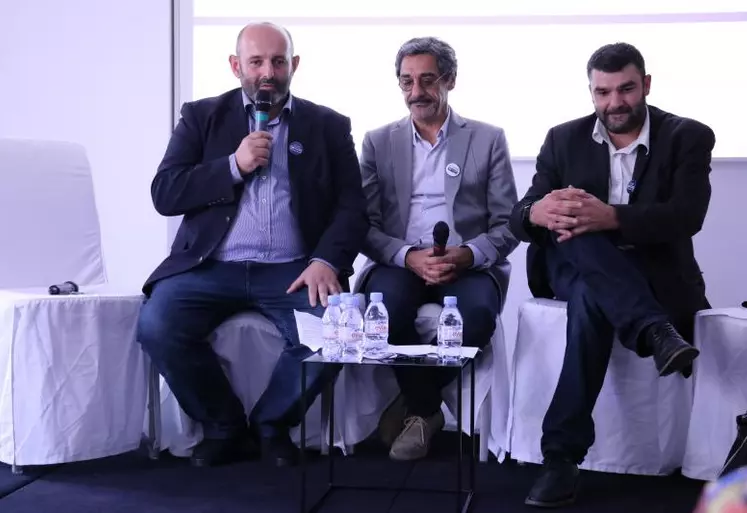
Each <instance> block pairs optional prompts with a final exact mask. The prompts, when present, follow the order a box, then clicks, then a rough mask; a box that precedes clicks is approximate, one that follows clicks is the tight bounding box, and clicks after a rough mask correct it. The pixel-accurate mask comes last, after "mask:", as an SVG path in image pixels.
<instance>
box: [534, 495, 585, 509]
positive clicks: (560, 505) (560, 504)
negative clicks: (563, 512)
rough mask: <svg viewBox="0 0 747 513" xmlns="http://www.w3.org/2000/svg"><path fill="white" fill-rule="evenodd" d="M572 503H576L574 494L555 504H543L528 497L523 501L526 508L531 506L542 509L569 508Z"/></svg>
mask: <svg viewBox="0 0 747 513" xmlns="http://www.w3.org/2000/svg"><path fill="white" fill-rule="evenodd" d="M574 502H576V495H575V494H573V495H572V496H571V497H569V498H567V499H563V500H562V501H557V502H543V501H538V500H534V499H530V498H529V497H527V498H526V499H525V500H524V504H526V505H527V506H533V507H535V508H544V509H553V508H563V507H565V506H570V505H571V504H573V503H574Z"/></svg>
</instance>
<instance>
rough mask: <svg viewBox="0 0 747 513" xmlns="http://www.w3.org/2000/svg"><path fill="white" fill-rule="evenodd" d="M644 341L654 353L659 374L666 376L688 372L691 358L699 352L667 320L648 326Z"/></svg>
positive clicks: (693, 358) (695, 356)
mask: <svg viewBox="0 0 747 513" xmlns="http://www.w3.org/2000/svg"><path fill="white" fill-rule="evenodd" d="M646 343H647V344H648V346H649V347H650V348H651V351H652V352H653V354H654V362H655V363H656V369H657V370H658V371H659V376H668V375H670V374H672V373H674V372H681V373H683V375H687V374H689V372H688V371H689V370H690V369H691V366H692V363H693V360H695V358H697V357H698V355H699V354H700V351H698V350H697V349H695V348H694V347H693V346H692V345H690V344H688V343H687V342H686V341H685V340H684V339H683V338H682V337H681V336H680V334H679V333H677V330H676V329H674V326H672V325H671V324H670V323H668V322H662V323H657V324H654V325H653V326H651V327H650V328H648V330H647V331H646Z"/></svg>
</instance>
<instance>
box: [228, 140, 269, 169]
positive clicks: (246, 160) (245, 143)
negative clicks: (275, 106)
mask: <svg viewBox="0 0 747 513" xmlns="http://www.w3.org/2000/svg"><path fill="white" fill-rule="evenodd" d="M270 148H272V135H271V134H270V133H269V132H252V133H251V134H249V135H247V136H246V137H244V138H243V139H242V140H241V144H239V147H238V148H237V149H236V165H237V166H239V171H240V172H241V174H242V175H244V176H246V175H249V174H251V173H253V172H254V171H256V170H257V169H259V168H262V167H265V166H266V165H267V164H268V163H269V161H270Z"/></svg>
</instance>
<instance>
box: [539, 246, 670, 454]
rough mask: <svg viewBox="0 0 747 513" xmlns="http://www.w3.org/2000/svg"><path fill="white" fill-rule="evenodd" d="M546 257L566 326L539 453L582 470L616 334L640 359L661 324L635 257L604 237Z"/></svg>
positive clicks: (660, 314)
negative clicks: (645, 337)
mask: <svg viewBox="0 0 747 513" xmlns="http://www.w3.org/2000/svg"><path fill="white" fill-rule="evenodd" d="M553 239H554V238H553ZM546 255H547V267H548V275H549V277H550V282H551V285H552V288H553V291H554V292H555V294H556V297H557V299H559V300H562V301H567V303H568V325H567V329H566V350H565V358H564V360H563V369H562V371H561V373H560V379H559V381H558V385H557V388H556V389H555V395H554V396H553V398H552V402H551V403H550V407H549V408H548V410H547V413H546V414H545V418H544V422H543V424H542V431H543V435H542V453H543V455H544V457H545V458H553V457H555V458H565V459H570V460H572V461H574V462H576V463H580V462H581V461H583V459H584V458H585V457H586V453H587V451H588V450H589V447H591V445H592V444H593V443H594V421H593V419H592V416H591V414H592V410H593V409H594V404H595V403H596V400H597V397H598V396H599V392H600V390H601V389H602V385H603V384H604V377H605V374H606V373H607V365H608V364H609V359H610V354H611V351H612V342H613V340H614V336H615V334H617V336H618V338H619V340H620V342H621V343H622V344H623V345H624V346H625V347H626V348H628V349H630V350H632V351H636V352H637V353H638V354H639V355H644V354H646V353H647V351H646V349H645V347H642V346H641V340H640V339H641V338H642V337H640V335H641V334H642V332H643V330H644V329H645V328H647V327H648V326H650V325H651V324H653V323H655V322H659V321H664V320H667V316H666V314H665V313H664V310H663V309H662V307H661V306H660V305H659V303H658V302H657V301H656V299H655V298H654V295H653V292H652V290H651V287H650V286H649V283H648V281H647V279H646V278H645V276H644V275H643V273H642V272H641V270H640V266H639V265H638V263H637V262H636V254H635V252H634V250H631V251H622V250H620V249H618V247H617V246H616V245H615V244H614V242H613V240H612V239H611V238H610V237H608V236H607V235H605V234H602V233H592V234H587V235H581V236H578V237H575V238H573V239H570V240H568V241H566V242H562V243H557V242H554V243H553V245H552V246H550V247H548V248H546ZM652 365H653V363H652Z"/></svg>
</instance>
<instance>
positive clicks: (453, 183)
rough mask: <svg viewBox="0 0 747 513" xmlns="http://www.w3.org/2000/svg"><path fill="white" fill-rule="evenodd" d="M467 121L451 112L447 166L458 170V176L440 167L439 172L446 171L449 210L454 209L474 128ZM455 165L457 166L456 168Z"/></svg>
mask: <svg viewBox="0 0 747 513" xmlns="http://www.w3.org/2000/svg"><path fill="white" fill-rule="evenodd" d="M466 124H467V123H466V122H465V121H464V119H462V118H461V117H460V116H459V115H457V113H456V112H454V111H452V112H451V121H450V122H449V132H448V138H447V140H446V144H447V147H446V167H447V168H449V169H453V170H454V171H456V169H457V168H458V172H457V174H456V176H452V175H453V174H454V171H452V173H451V174H449V173H447V172H446V169H439V170H437V172H439V173H444V193H445V196H446V205H447V206H448V208H449V212H453V211H454V198H455V197H456V194H457V192H458V191H459V186H460V185H461V183H462V176H463V175H464V167H465V164H466V162H467V151H468V150H469V144H470V140H471V139H472V129H471V128H469V127H467V126H466ZM454 165H456V166H457V167H456V168H455V167H454Z"/></svg>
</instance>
